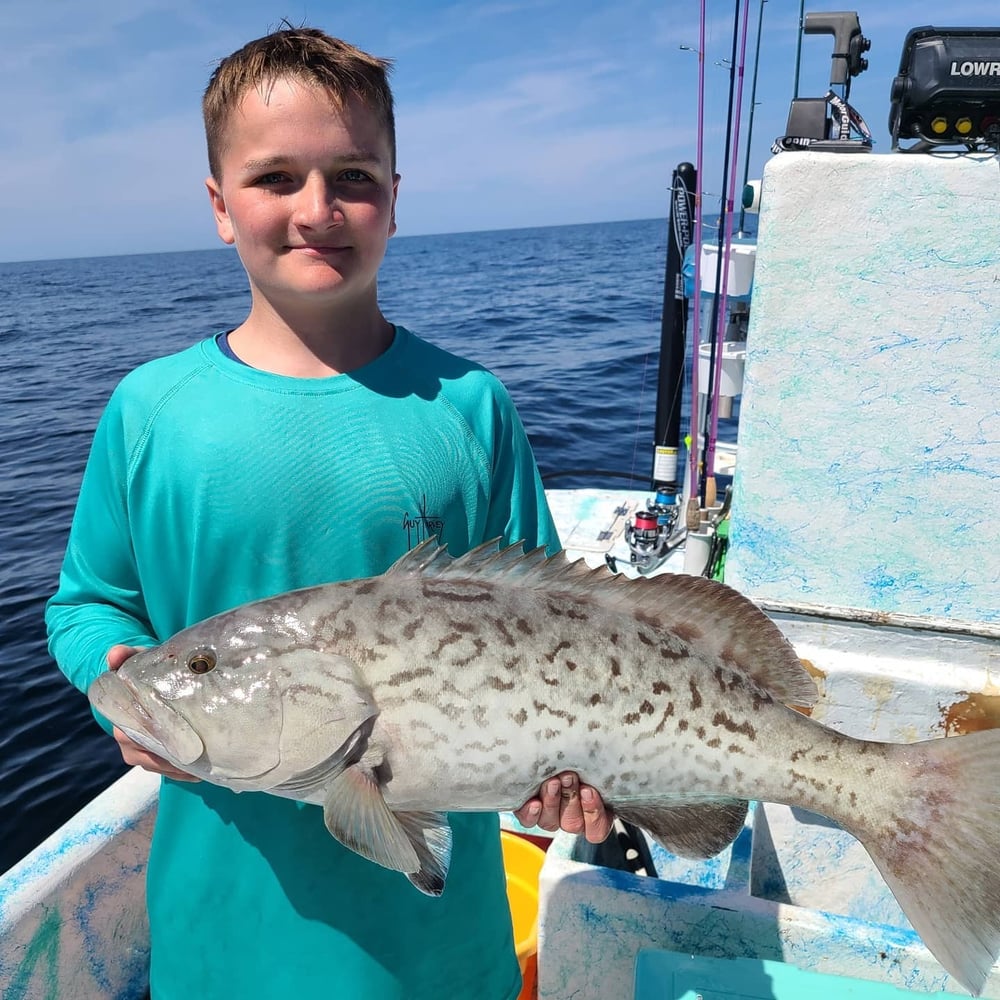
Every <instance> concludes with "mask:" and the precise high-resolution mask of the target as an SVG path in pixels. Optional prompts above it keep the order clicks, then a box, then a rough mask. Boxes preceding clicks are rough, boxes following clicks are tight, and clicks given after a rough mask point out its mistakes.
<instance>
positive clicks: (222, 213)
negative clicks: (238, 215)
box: [205, 177, 236, 246]
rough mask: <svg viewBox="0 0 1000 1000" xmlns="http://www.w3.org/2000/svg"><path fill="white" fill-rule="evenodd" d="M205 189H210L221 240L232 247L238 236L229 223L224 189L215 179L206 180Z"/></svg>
mask: <svg viewBox="0 0 1000 1000" xmlns="http://www.w3.org/2000/svg"><path fill="white" fill-rule="evenodd" d="M205 187H206V188H207V189H208V200H209V201H210V202H211V203H212V214H213V215H214V216H215V228H216V229H217V230H218V233H219V239H221V240H222V242H223V243H228V244H229V245H230V246H232V244H233V243H235V242H236V236H235V235H234V233H233V225H232V223H231V222H230V221H229V212H228V211H226V201H225V199H224V198H223V197H222V187H221V186H220V184H219V182H218V181H217V180H216V179H215V178H214V177H208V178H206V180H205Z"/></svg>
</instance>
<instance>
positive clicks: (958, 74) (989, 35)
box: [889, 26, 1000, 152]
mask: <svg viewBox="0 0 1000 1000" xmlns="http://www.w3.org/2000/svg"><path fill="white" fill-rule="evenodd" d="M890 99H891V101H892V103H891V105H890V107H889V131H890V133H891V134H892V148H893V149H898V148H900V147H899V140H900V139H916V140H917V143H916V145H914V146H911V147H908V149H907V150H906V151H908V152H923V151H927V150H928V149H931V148H934V147H937V146H956V145H961V146H965V147H966V148H968V149H1000V28H933V27H930V26H927V27H923V28H913V29H912V30H911V31H910V32H909V33H908V34H907V36H906V41H905V42H904V43H903V55H902V58H901V59H900V62H899V74H898V76H897V77H896V78H895V80H893V82H892V92H891V95H890Z"/></svg>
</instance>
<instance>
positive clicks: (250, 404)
mask: <svg viewBox="0 0 1000 1000" xmlns="http://www.w3.org/2000/svg"><path fill="white" fill-rule="evenodd" d="M387 68H388V64H387V63H386V62H384V61H382V60H378V59H374V58H373V57H371V56H369V55H367V54H365V53H363V52H361V51H360V50H357V49H355V48H353V47H352V46H349V45H346V44H345V43H343V42H340V41H338V40H336V39H332V38H330V37H328V36H326V35H324V34H323V33H322V32H319V31H316V30H312V29H289V30H282V31H278V32H275V33H273V34H272V35H269V36H267V37H265V38H262V39H258V40H257V41H255V42H251V43H250V44H248V45H247V46H245V47H244V48H243V49H241V50H239V51H238V52H236V53H234V54H233V55H232V56H230V57H229V58H227V59H225V60H223V61H222V63H221V64H220V65H219V67H218V68H217V70H216V71H215V73H214V74H213V76H212V79H211V81H210V83H209V86H208V89H207V91H206V93H205V98H204V108H203V109H204V115H205V126H206V134H207V139H208V150H209V163H210V167H211V176H210V177H209V179H208V181H207V186H208V192H209V197H210V200H211V204H212V209H213V211H214V214H215V219H216V224H217V227H218V231H219V235H220V237H221V238H222V240H223V241H224V242H226V243H229V244H235V245H236V248H237V250H238V252H239V254H240V258H241V260H242V263H243V265H244V268H245V270H246V272H247V276H248V278H249V282H250V288H251V293H252V305H251V309H250V313H249V315H248V316H247V318H246V320H245V321H244V322H243V323H242V324H241V325H240V326H238V327H236V328H235V329H234V330H232V331H230V332H229V333H228V334H222V335H219V336H217V337H213V338H209V339H208V340H206V341H203V342H202V343H199V344H196V345H195V346H194V347H192V348H189V349H188V350H186V351H184V352H182V353H180V354H178V355H175V356H173V357H168V358H163V359H160V360H159V361H155V362H152V363H150V364H148V365H145V366H143V367H141V368H139V369H138V370H136V371H135V372H133V373H132V374H131V375H129V376H128V377H126V378H125V379H124V380H123V382H122V383H121V385H120V386H119V387H118V389H117V390H116V391H115V393H114V394H113V396H112V398H111V400H110V402H109V404H108V407H107V410H106V412H105V414H104V416H103V417H102V419H101V422H100V425H99V426H98V429H97V432H96V435H95V440H94V446H93V449H92V453H91V457H90V460H89V463H88V466H87V471H86V473H85V475H84V480H83V483H82V486H81V492H80V499H79V503H78V507H77V513H76V516H75V518H74V523H73V529H72V535H71V539H70V543H69V546H68V549H67V554H66V560H65V563H64V566H63V572H62V574H61V577H60V584H59V590H58V592H57V593H56V595H55V596H54V597H53V598H52V600H51V601H50V602H49V607H48V611H47V621H48V625H49V632H50V648H51V650H52V653H53V655H54V656H55V658H56V660H57V662H58V663H59V665H60V667H61V668H62V669H63V671H64V672H65V673H66V674H67V676H68V677H69V678H70V679H71V680H72V681H73V682H74V683H75V684H76V685H77V686H78V687H79V688H81V689H82V690H83V689H86V687H87V686H88V684H89V683H90V682H91V681H92V680H93V678H94V677H95V676H96V675H97V674H98V673H99V672H100V671H101V670H102V669H104V667H105V665H108V666H110V667H111V668H112V669H117V667H119V666H120V665H121V663H122V662H123V661H124V660H125V658H127V656H128V655H130V653H131V652H132V651H133V650H134V648H135V647H138V646H147V645H154V644H156V643H157V642H159V641H162V640H163V639H165V638H167V637H168V636H170V635H171V634H173V633H174V632H176V631H178V630H179V629H180V628H182V627H184V626H186V625H189V624H191V623H193V622H195V621H198V620H200V619H203V618H206V617H208V616H209V615H211V614H214V613H216V612H219V611H222V610H224V609H226V608H230V607H233V606H235V605H238V604H242V603H244V602H246V601H249V600H252V599H255V598H259V597H264V596H267V595H269V594H273V593H278V592H281V591H285V590H290V589H293V588H296V587H303V586H308V585H311V584H316V583H321V582H328V581H334V580H338V579H347V578H351V577H362V576H370V575H374V574H377V573H380V572H383V571H384V570H385V569H386V568H388V566H389V565H391V563H392V562H393V561H394V560H395V559H397V558H398V557H399V556H401V555H402V554H403V553H404V552H405V551H406V550H407V548H408V547H410V545H412V544H414V543H415V542H416V541H417V540H419V539H416V538H413V537H412V534H413V532H412V524H413V515H415V514H417V513H418V512H421V513H422V514H423V515H426V516H428V517H430V518H433V520H434V521H435V522H436V530H437V531H438V532H439V533H440V535H441V537H442V540H443V541H444V542H445V543H446V544H447V545H448V546H449V548H450V549H451V550H452V552H453V553H458V552H462V551H465V550H466V549H468V548H471V547H472V546H474V545H475V544H477V543H478V542H480V541H483V540H485V539H488V538H492V537H496V536H502V537H503V538H504V540H505V542H508V543H513V542H517V541H524V542H525V543H526V544H527V545H528V546H535V545H540V544H544V545H547V546H548V547H549V548H550V549H552V550H554V549H556V548H557V547H558V540H557V538H556V532H555V529H554V527H553V524H552V521H551V518H550V516H549V513H548V509H547V507H546V504H545V499H544V493H543V491H542V488H541V485H540V481H539V477H538V474H537V469H536V468H535V464H534V460H533V457H532V455H531V450H530V447H529V445H528V442H527V439H526V437H525V434H524V431H523V428H522V427H521V424H520V422H519V420H518V418H517V415H516V413H515V411H514V408H513V405H512V404H511V402H510V399H509V397H508V396H507V394H506V392H505V391H504V389H503V387H502V386H501V385H500V384H499V383H498V382H497V381H496V379H495V378H493V377H492V376H491V375H490V374H489V373H487V372H485V371H484V370H482V369H480V368H478V367H477V366H475V365H473V364H470V363H468V362H466V361H463V360H461V359H459V358H456V357H453V356H451V355H449V354H446V353H444V352H443V351H440V350H437V349H435V348H433V347H431V346H430V345H428V344H426V343H424V342H422V341H420V340H419V339H418V338H416V337H415V336H413V335H412V334H411V333H409V332H408V331H407V330H405V329H403V328H401V327H396V326H393V325H392V324H390V323H389V322H388V321H387V320H386V319H385V318H384V317H383V316H382V314H381V312H380V310H379V307H378V301H377V281H376V276H377V272H378V268H379V265H380V264H381V261H382V258H383V255H384V252H385V247H386V241H387V240H388V238H389V237H390V236H392V234H393V233H394V232H395V228H396V224H395V205H396V195H397V190H398V184H399V176H398V175H397V174H396V165H395V140H394V127H393V108H392V97H391V93H390V91H389V87H388V83H387V80H386V70H387ZM408 525H409V526H410V527H409V528H408V527H407V526H408ZM437 525H439V527H437ZM115 738H116V739H117V740H118V742H119V744H120V746H121V748H122V754H123V757H124V759H125V760H126V762H127V763H130V764H139V765H141V766H143V767H146V768H148V769H150V770H153V771H157V772H159V773H161V774H163V775H164V777H165V778H167V779H169V780H165V781H164V782H163V784H162V790H161V794H160V807H159V815H158V819H157V826H156V832H155V835H154V838H153V844H152V848H151V852H150V858H149V872H148V906H149V918H150V929H151V939H152V960H151V973H150V980H151V992H152V996H153V998H154V1000H192V998H195V997H197V998H199V1000H211V998H220V1000H221V998H223V997H225V998H227V1000H228V998H229V997H239V998H241V1000H250V998H257V997H259V998H264V997H267V998H279V997H286V996H287V997H296V998H312V997H350V998H355V997H365V998H381V997H386V998H388V997H391V998H397V1000H414V998H419V997H435V998H439V997H445V996H447V997H453V998H457V997H468V998H472V997H476V998H496V1000H500V998H506V997H514V996H516V995H517V992H518V989H519V978H518V971H517V964H516V961H515V958H514V954H513V949H512V941H511V928H510V920H509V915H508V912H507V906H506V896H505V889H504V876H503V870H502V861H501V856H500V849H499V842H498V836H497V820H496V817H495V816H486V815H455V816H454V817H453V818H452V825H453V828H454V853H453V857H452V864H451V870H450V873H449V877H448V883H447V886H446V889H445V892H444V894H443V895H442V896H441V897H440V898H439V899H431V898H428V897H425V896H423V895H422V894H421V893H419V892H417V891H416V890H415V889H414V888H413V887H412V885H410V883H409V882H408V881H407V880H406V879H405V878H404V877H403V876H401V875H399V874H398V873H395V872H390V871H387V870H385V869H382V868H380V867H379V866H377V865H374V864H371V863H370V862H368V861H366V860H364V859H362V858H360V857H358V856H357V855H355V854H354V853H353V852H351V851H349V850H347V849H346V848H343V847H341V845H340V844H338V843H337V842H335V841H334V840H332V838H331V837H330V836H329V834H328V833H327V832H326V829H325V827H324V824H323V822H322V817H321V815H320V814H319V811H318V809H317V808H316V807H314V806H305V805H302V804H301V803H296V802H293V801H291V800H287V799H281V798H278V797H274V796H269V795H265V794H254V793H246V794H243V795H240V796H237V795H234V794H232V793H231V792H229V791H228V790H226V789H222V788H219V787H216V786H210V785H208V784H202V783H198V782H194V781H192V780H191V779H190V778H189V776H187V775H185V774H183V773H181V772H178V771H176V769H174V768H172V767H171V766H170V765H169V764H167V763H166V762H165V761H163V760H161V759H159V758H156V757H155V756H153V755H151V754H149V753H148V752H146V751H144V750H142V748H140V747H138V746H137V745H135V744H134V743H132V742H131V741H130V740H129V739H128V738H127V737H126V736H125V735H124V734H123V733H121V732H120V731H116V732H115ZM581 795H582V796H584V800H583V801H582V800H581ZM518 816H519V818H520V819H521V820H522V822H525V823H526V824H527V825H532V824H534V823H535V822H538V823H539V824H540V825H542V826H545V827H546V828H548V829H554V828H556V827H557V826H558V825H559V824H560V822H561V824H562V825H563V827H564V828H566V829H574V830H585V831H586V833H587V835H588V836H589V837H590V838H591V839H595V840H599V839H603V837H604V836H605V835H606V834H607V832H608V829H609V827H610V817H609V816H608V815H607V814H606V813H605V812H604V810H603V807H602V805H601V803H600V800H599V799H597V798H596V796H594V795H593V794H591V792H590V790H589V789H580V787H579V784H578V779H577V778H576V776H575V775H562V776H560V778H559V779H553V780H552V781H549V782H547V783H546V786H545V788H544V790H542V791H541V792H540V795H539V798H538V799H533V800H532V801H530V802H529V803H526V804H525V806H524V807H523V808H522V809H521V810H519V812H518Z"/></svg>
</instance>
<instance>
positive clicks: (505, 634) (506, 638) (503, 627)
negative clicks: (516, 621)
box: [486, 618, 517, 646]
mask: <svg viewBox="0 0 1000 1000" xmlns="http://www.w3.org/2000/svg"><path fill="white" fill-rule="evenodd" d="M486 620H487V621H488V622H489V623H490V624H491V625H492V626H493V627H494V628H495V629H496V630H497V631H498V632H499V633H500V638H501V639H502V640H503V643H504V645H505V646H516V645H517V640H516V639H515V638H514V636H513V635H511V631H510V629H509V628H507V624H506V622H504V621H503V619H502V618H487V619H486Z"/></svg>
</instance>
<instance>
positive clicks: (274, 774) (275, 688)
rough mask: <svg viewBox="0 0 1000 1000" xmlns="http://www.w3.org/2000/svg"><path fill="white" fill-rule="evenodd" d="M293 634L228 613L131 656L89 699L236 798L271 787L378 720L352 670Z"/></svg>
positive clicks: (135, 735) (260, 615) (265, 618)
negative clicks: (240, 791)
mask: <svg viewBox="0 0 1000 1000" xmlns="http://www.w3.org/2000/svg"><path fill="white" fill-rule="evenodd" d="M297 632H298V630H297V629H294V628H293V629H291V631H289V628H288V616H287V615H286V616H284V617H283V619H282V622H281V623H280V625H276V624H275V622H274V620H273V615H271V614H269V613H268V612H267V611H260V612H258V611H256V610H255V609H253V608H250V609H249V610H248V611H243V610H242V609H238V610H237V611H235V612H227V613H226V614H224V615H219V616H216V618H214V619H208V620H207V621H206V622H202V623H200V624H199V625H195V626H192V627H191V628H188V629H185V630H184V631H182V632H179V633H178V634H177V635H175V636H174V637H173V638H172V639H169V640H168V641H167V642H165V643H163V644H162V645H160V646H157V647H154V648H151V649H145V650H141V651H140V652H138V653H136V654H134V655H133V656H131V657H129V659H127V660H126V661H125V663H123V664H122V666H121V667H120V668H119V669H118V670H115V671H106V672H105V673H103V674H101V675H100V676H99V677H98V678H97V679H96V680H95V681H94V682H93V683H92V684H91V686H90V688H89V689H88V691H87V696H88V698H89V699H90V701H91V703H92V704H93V706H94V708H95V709H96V710H97V711H98V712H99V713H101V714H102V715H103V716H105V717H106V718H107V719H108V720H109V721H111V722H112V723H113V724H114V725H116V726H117V727H118V728H119V729H121V730H122V731H123V732H125V734H126V735H127V736H129V738H130V739H132V740H133V741H134V742H136V743H138V744H139V745H140V746H142V747H143V748H145V749H146V750H149V751H150V752H151V753H154V754H157V755H158V756H160V757H163V758H165V759H166V760H168V761H170V762H171V763H172V764H174V766H176V767H178V768H180V769H181V770H184V771H187V772H188V773H190V774H193V775H196V776H197V777H200V778H204V779H206V780H209V781H212V782H214V783H216V784H222V785H227V786H229V787H232V788H237V789H266V788H269V787H273V786H274V785H276V784H279V783H281V782H282V781H286V780H289V779H290V778H294V777H295V776H296V775H299V774H302V773H304V772H308V771H309V770H310V769H312V768H315V767H316V766H318V765H319V764H320V763H321V762H322V761H324V760H327V759H329V758H331V756H335V754H336V752H337V751H338V749H340V748H345V747H348V746H353V743H352V736H355V734H356V733H357V731H358V729H359V728H360V727H361V726H362V725H363V724H364V722H365V721H366V720H367V719H369V718H371V717H373V716H374V715H375V714H377V713H376V710H375V708H374V706H373V704H372V701H371V698H370V697H369V695H368V694H367V691H366V690H365V689H364V688H363V685H361V684H360V683H359V681H358V678H357V673H356V669H355V666H354V664H353V663H352V662H351V661H349V660H346V659H345V658H343V657H339V656H336V655H331V654H329V653H326V652H324V651H322V650H318V649H316V648H314V647H313V646H311V645H310V644H309V643H307V642H303V641H302V639H301V636H300V635H297ZM293 637H294V641H292V639H293ZM355 739H356V737H355Z"/></svg>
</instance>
